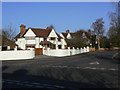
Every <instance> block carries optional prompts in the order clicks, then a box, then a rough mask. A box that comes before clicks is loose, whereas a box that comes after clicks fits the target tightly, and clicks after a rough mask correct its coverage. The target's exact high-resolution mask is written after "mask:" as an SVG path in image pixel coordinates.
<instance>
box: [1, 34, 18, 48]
mask: <svg viewBox="0 0 120 90" xmlns="http://www.w3.org/2000/svg"><path fill="white" fill-rule="evenodd" d="M0 38H2V39H1V40H2V41H0V46H1V45H2V46H17V44H15V42H14V41H11V40H9V39H7V38H6V37H4V36H3V35H0Z"/></svg>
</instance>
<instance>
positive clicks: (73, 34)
mask: <svg viewBox="0 0 120 90" xmlns="http://www.w3.org/2000/svg"><path fill="white" fill-rule="evenodd" d="M75 34H76V33H70V35H71V36H72V37H74V36H75ZM62 35H63V36H64V37H65V38H67V35H68V33H63V32H62Z"/></svg>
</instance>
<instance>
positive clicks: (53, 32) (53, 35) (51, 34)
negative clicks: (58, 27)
mask: <svg viewBox="0 0 120 90" xmlns="http://www.w3.org/2000/svg"><path fill="white" fill-rule="evenodd" d="M48 37H57V38H58V35H57V34H56V32H55V30H54V29H52V31H51V32H50V34H49V36H48Z"/></svg>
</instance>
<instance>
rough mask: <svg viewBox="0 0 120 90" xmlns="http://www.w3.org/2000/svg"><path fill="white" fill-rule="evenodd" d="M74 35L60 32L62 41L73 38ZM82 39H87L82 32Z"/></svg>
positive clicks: (68, 32) (67, 31)
mask: <svg viewBox="0 0 120 90" xmlns="http://www.w3.org/2000/svg"><path fill="white" fill-rule="evenodd" d="M75 34H76V33H71V32H70V31H69V30H66V33H63V32H61V33H60V36H61V37H62V38H64V39H72V38H74V36H75ZM81 35H82V38H87V36H86V35H85V33H84V32H81Z"/></svg>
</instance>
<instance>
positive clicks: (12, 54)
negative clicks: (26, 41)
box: [0, 50, 35, 60]
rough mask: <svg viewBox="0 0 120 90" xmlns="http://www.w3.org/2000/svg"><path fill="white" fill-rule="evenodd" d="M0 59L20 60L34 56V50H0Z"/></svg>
mask: <svg viewBox="0 0 120 90" xmlns="http://www.w3.org/2000/svg"><path fill="white" fill-rule="evenodd" d="M0 56H1V57H0V60H21V59H32V58H34V57H35V52H34V50H19V51H14V50H13V51H0Z"/></svg>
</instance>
